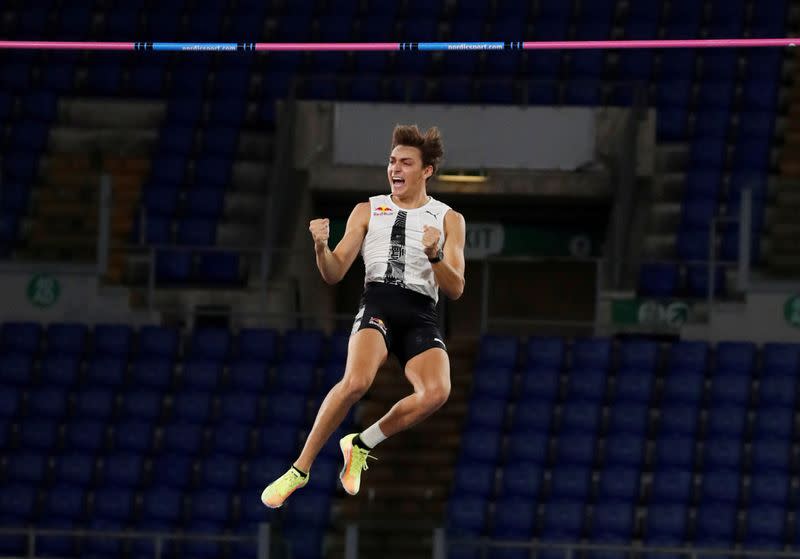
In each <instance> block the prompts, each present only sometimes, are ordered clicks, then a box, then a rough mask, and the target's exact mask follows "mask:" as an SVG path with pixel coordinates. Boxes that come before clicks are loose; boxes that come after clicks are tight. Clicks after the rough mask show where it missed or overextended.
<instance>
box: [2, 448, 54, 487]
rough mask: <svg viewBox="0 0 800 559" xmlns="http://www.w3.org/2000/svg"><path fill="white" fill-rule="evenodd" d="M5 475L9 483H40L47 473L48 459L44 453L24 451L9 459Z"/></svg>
mask: <svg viewBox="0 0 800 559" xmlns="http://www.w3.org/2000/svg"><path fill="white" fill-rule="evenodd" d="M5 473H6V476H7V477H8V479H7V481H11V482H29V483H37V482H40V481H41V480H43V479H45V476H46V473H47V458H46V456H45V455H44V454H42V453H39V452H30V451H25V450H23V451H22V452H19V453H16V454H12V455H11V456H9V457H8V464H7V466H6V472H5Z"/></svg>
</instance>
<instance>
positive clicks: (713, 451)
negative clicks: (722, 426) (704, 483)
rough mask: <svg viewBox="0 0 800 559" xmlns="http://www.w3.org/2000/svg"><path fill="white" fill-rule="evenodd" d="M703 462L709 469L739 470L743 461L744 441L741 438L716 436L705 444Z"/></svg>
mask: <svg viewBox="0 0 800 559" xmlns="http://www.w3.org/2000/svg"><path fill="white" fill-rule="evenodd" d="M704 448H705V456H704V458H703V464H704V466H705V467H706V468H707V469H712V470H713V469H726V468H727V469H733V470H737V469H738V468H739V467H740V465H741V462H742V441H741V439H740V438H731V437H723V436H715V437H713V438H711V439H709V440H707V441H706V443H705V444H704Z"/></svg>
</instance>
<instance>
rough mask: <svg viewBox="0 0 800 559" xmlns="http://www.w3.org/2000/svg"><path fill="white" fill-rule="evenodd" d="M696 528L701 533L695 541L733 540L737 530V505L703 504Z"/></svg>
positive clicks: (699, 511)
mask: <svg viewBox="0 0 800 559" xmlns="http://www.w3.org/2000/svg"><path fill="white" fill-rule="evenodd" d="M695 530H696V531H697V533H698V534H699V536H698V537H697V538H696V539H695V542H698V541H699V542H702V543H706V542H709V543H710V542H713V541H714V540H718V541H719V540H722V541H727V542H730V541H732V540H733V536H734V533H735V530H736V505H732V504H728V503H704V504H702V505H701V506H700V508H699V510H698V513H697V520H696V523H695ZM715 547H716V546H715Z"/></svg>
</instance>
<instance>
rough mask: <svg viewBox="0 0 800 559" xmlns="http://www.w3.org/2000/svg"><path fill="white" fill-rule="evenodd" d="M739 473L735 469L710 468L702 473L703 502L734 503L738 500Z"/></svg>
mask: <svg viewBox="0 0 800 559" xmlns="http://www.w3.org/2000/svg"><path fill="white" fill-rule="evenodd" d="M739 484H740V475H739V472H737V471H735V470H711V471H706V472H705V473H704V474H703V482H702V499H703V502H714V503H727V504H730V505H736V503H737V501H738V500H739Z"/></svg>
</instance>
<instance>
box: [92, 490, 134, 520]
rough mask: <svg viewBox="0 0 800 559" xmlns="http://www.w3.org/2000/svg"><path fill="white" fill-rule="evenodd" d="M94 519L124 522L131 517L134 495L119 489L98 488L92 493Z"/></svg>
mask: <svg viewBox="0 0 800 559" xmlns="http://www.w3.org/2000/svg"><path fill="white" fill-rule="evenodd" d="M93 502H94V508H93V510H92V515H93V516H94V517H95V518H104V519H109V520H120V521H126V520H128V519H129V518H130V517H131V512H132V508H133V503H134V493H133V491H132V490H131V489H127V488H121V487H100V488H98V489H97V490H96V491H95V492H94V499H93Z"/></svg>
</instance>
